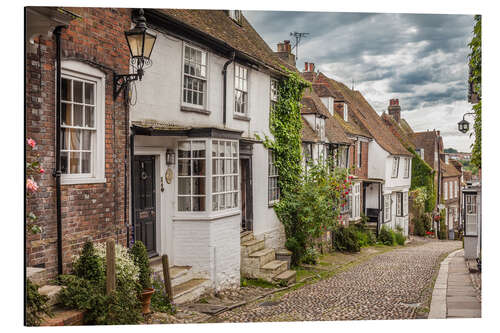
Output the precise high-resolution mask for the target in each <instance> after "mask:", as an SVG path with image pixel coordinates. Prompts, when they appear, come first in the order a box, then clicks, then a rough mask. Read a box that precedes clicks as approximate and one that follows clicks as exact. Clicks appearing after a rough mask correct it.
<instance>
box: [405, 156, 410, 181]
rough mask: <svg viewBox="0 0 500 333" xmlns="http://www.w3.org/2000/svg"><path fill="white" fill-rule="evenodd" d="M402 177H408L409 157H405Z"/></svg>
mask: <svg viewBox="0 0 500 333" xmlns="http://www.w3.org/2000/svg"><path fill="white" fill-rule="evenodd" d="M404 172H405V173H404V178H410V159H409V158H405V171H404Z"/></svg>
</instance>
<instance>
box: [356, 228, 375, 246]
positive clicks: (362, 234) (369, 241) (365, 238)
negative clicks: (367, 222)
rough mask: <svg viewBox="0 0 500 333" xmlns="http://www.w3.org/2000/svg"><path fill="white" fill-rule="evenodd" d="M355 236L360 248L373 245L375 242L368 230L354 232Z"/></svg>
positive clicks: (373, 236)
mask: <svg viewBox="0 0 500 333" xmlns="http://www.w3.org/2000/svg"><path fill="white" fill-rule="evenodd" d="M356 235H357V237H358V240H359V246H360V247H365V246H370V245H373V244H375V243H376V241H377V240H376V238H375V235H374V234H373V232H371V231H370V230H365V231H359V230H358V231H356Z"/></svg>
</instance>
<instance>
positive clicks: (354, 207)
mask: <svg viewBox="0 0 500 333" xmlns="http://www.w3.org/2000/svg"><path fill="white" fill-rule="evenodd" d="M360 188H361V184H360V183H355V184H353V185H352V190H351V193H349V197H350V202H351V219H358V218H359V217H360V204H361V200H360V199H361V197H360V192H361V191H360Z"/></svg>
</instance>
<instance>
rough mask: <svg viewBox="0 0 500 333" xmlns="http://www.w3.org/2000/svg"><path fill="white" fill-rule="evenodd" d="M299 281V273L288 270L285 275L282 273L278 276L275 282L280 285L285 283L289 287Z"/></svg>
mask: <svg viewBox="0 0 500 333" xmlns="http://www.w3.org/2000/svg"><path fill="white" fill-rule="evenodd" d="M296 279H297V272H295V271H292V270H286V271H284V272H283V273H280V274H278V275H276V276H275V277H274V278H273V280H274V281H276V282H278V283H280V282H282V281H283V282H285V283H286V285H287V286H289V285H291V284H292V283H295V281H296Z"/></svg>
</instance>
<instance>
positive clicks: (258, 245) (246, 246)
mask: <svg viewBox="0 0 500 333" xmlns="http://www.w3.org/2000/svg"><path fill="white" fill-rule="evenodd" d="M265 247H266V244H265V241H264V240H258V239H253V240H251V241H248V242H245V243H242V244H241V256H242V257H246V256H248V255H249V254H251V253H253V252H256V251H259V250H262V249H264V248H265Z"/></svg>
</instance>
